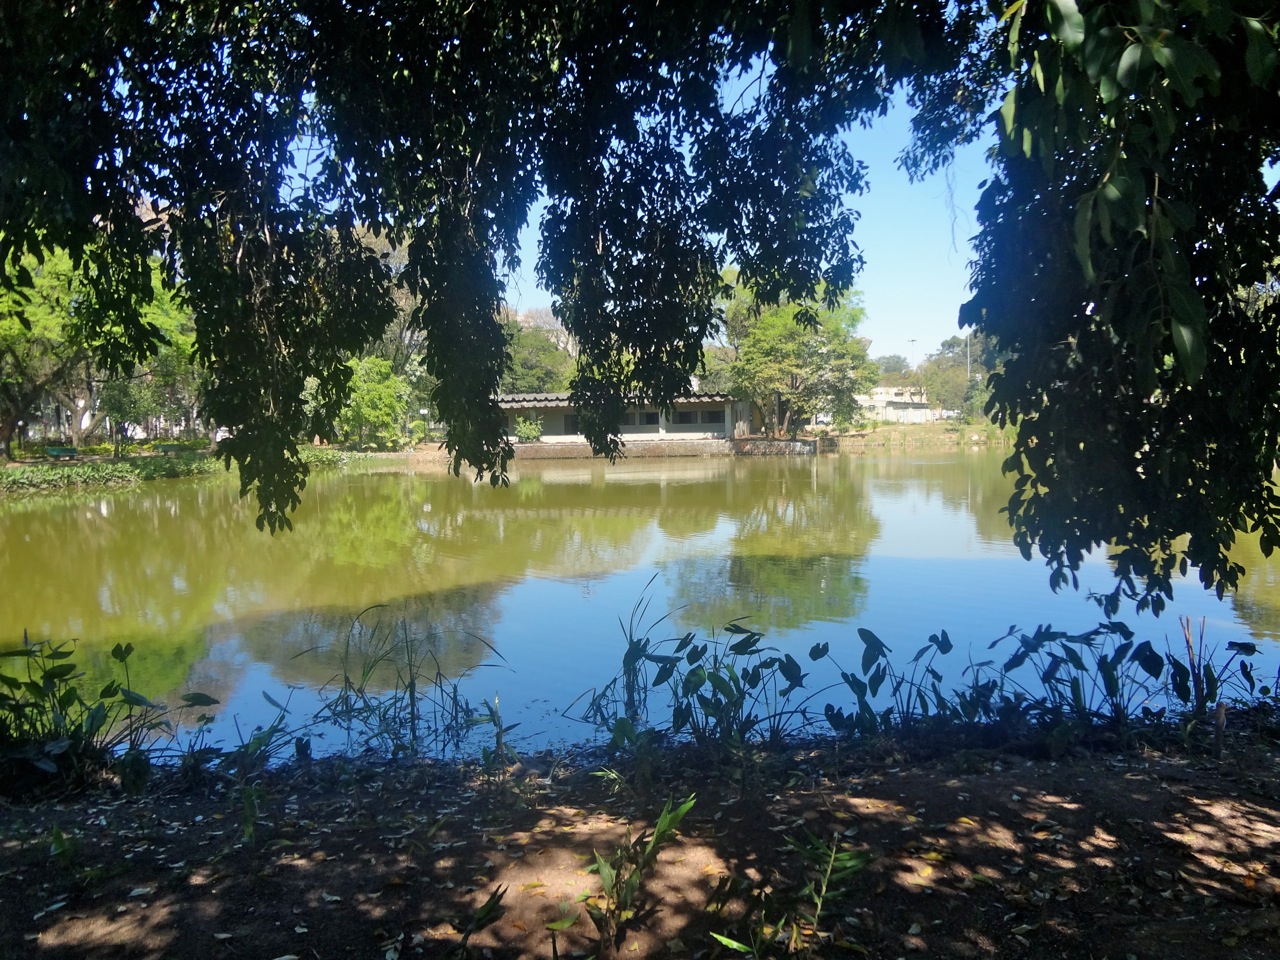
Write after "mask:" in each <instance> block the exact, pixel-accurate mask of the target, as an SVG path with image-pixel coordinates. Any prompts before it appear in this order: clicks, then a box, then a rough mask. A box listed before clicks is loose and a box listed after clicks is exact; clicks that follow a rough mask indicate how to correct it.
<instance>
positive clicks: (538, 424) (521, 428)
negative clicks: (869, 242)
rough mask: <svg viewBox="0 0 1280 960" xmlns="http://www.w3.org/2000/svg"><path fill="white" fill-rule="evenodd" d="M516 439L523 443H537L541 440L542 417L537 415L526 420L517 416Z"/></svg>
mask: <svg viewBox="0 0 1280 960" xmlns="http://www.w3.org/2000/svg"><path fill="white" fill-rule="evenodd" d="M516 439H517V440H519V441H520V442H521V443H537V442H538V441H539V440H541V439H542V419H541V418H540V417H535V418H533V419H532V420H526V419H525V418H524V417H516Z"/></svg>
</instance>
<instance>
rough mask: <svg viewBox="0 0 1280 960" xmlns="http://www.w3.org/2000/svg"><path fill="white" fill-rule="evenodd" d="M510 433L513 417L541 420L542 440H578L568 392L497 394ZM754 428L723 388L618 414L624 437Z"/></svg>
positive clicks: (741, 433)
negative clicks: (659, 406)
mask: <svg viewBox="0 0 1280 960" xmlns="http://www.w3.org/2000/svg"><path fill="white" fill-rule="evenodd" d="M498 404H499V406H501V407H502V409H503V410H504V411H505V412H506V415H507V433H508V434H510V435H511V436H515V432H516V418H517V417H523V418H524V419H526V420H541V421H542V440H543V442H544V443H572V442H575V441H576V442H582V441H583V439H584V437H583V436H582V431H581V430H580V429H579V426H578V412H577V411H576V410H575V409H574V408H573V406H572V405H571V404H570V403H569V394H567V393H508V394H503V395H501V396H499V397H498ZM756 432H758V423H757V422H756V421H755V420H754V419H753V414H752V405H751V404H750V403H744V402H743V401H740V400H735V399H734V398H733V397H731V396H729V395H728V394H725V393H696V394H694V395H693V396H691V397H686V398H684V399H681V400H677V401H676V402H675V404H674V408H673V409H672V410H671V411H670V412H669V413H664V412H663V411H661V410H658V409H657V408H656V407H649V406H637V407H635V408H633V409H630V410H628V411H627V412H626V413H625V414H623V417H622V439H623V440H727V439H730V438H733V437H745V436H749V435H750V434H752V433H756Z"/></svg>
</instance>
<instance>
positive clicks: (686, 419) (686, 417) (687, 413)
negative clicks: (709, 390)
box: [676, 410, 698, 424]
mask: <svg viewBox="0 0 1280 960" xmlns="http://www.w3.org/2000/svg"><path fill="white" fill-rule="evenodd" d="M697 422H698V411H697V410H677V411H676V423H679V424H689V423H697Z"/></svg>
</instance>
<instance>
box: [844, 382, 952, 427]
mask: <svg viewBox="0 0 1280 960" xmlns="http://www.w3.org/2000/svg"><path fill="white" fill-rule="evenodd" d="M853 399H855V400H857V401H858V405H859V406H861V407H862V409H863V410H865V411H866V414H867V417H868V419H871V420H878V421H880V422H883V423H931V422H932V421H934V420H936V419H938V416H937V413H936V412H935V411H933V410H931V409H930V408H929V403H928V400H927V398H926V397H925V395H924V391H923V390H912V389H911V388H910V387H875V388H874V389H872V391H871V392H870V393H865V394H859V395H858V396H855V397H854V398H853Z"/></svg>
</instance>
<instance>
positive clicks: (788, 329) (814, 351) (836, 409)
mask: <svg viewBox="0 0 1280 960" xmlns="http://www.w3.org/2000/svg"><path fill="white" fill-rule="evenodd" d="M802 309H803V308H802V307H800V306H798V305H795V304H784V305H782V306H779V307H768V308H763V309H758V310H757V311H756V312H755V315H754V317H752V318H751V319H750V320H749V321H747V322H746V329H745V331H744V332H743V334H742V338H741V341H740V342H739V343H738V346H737V350H738V356H737V359H736V360H734V361H733V362H732V363H731V364H730V365H729V376H730V379H731V381H732V383H733V388H734V392H736V393H738V394H739V395H741V396H744V397H747V398H750V399H751V400H753V401H754V402H755V404H756V406H758V407H759V408H760V410H761V411H762V412H763V413H764V418H765V423H766V425H767V426H768V428H769V429H770V431H771V432H773V433H778V434H789V435H791V436H795V434H796V432H797V431H798V429H799V427H800V425H801V424H802V423H804V422H806V421H808V420H811V419H812V418H813V417H814V416H816V415H817V414H819V413H830V414H832V415H834V416H835V417H836V419H838V420H844V421H848V420H852V419H853V418H854V416H855V414H856V412H857V409H858V403H857V401H856V400H854V395H855V394H859V393H864V392H865V391H867V390H869V389H870V388H871V387H872V386H874V385H875V383H876V381H877V380H878V379H879V375H880V371H879V369H878V368H877V367H876V365H875V364H874V363H873V362H872V361H871V360H870V359H868V357H867V344H866V341H865V340H862V339H860V338H859V337H858V336H857V335H856V334H857V328H858V323H859V322H860V321H861V319H862V308H861V307H859V306H857V305H856V304H855V303H854V301H853V298H852V297H850V298H849V301H848V302H846V303H845V304H842V305H841V307H840V308H839V309H837V310H823V311H821V312H819V313H818V314H817V316H816V318H815V320H814V321H813V322H811V323H810V324H809V325H798V324H797V322H796V315H797V314H798V313H800V312H801V310H802Z"/></svg>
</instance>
